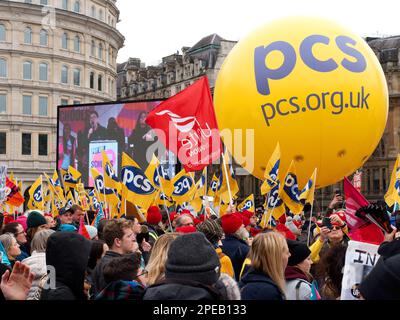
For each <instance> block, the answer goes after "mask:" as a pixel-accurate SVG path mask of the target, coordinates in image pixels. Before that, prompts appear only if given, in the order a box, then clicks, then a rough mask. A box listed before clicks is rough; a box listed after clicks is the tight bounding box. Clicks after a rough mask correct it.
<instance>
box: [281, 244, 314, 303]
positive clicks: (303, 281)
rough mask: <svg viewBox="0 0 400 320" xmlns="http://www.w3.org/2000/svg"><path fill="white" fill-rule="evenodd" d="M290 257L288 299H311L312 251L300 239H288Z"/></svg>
mask: <svg viewBox="0 0 400 320" xmlns="http://www.w3.org/2000/svg"><path fill="white" fill-rule="evenodd" d="M287 244H288V247H289V252H290V257H289V260H288V265H287V267H286V270H285V279H286V299H287V300H310V296H311V282H312V280H313V279H312V276H311V274H310V268H311V258H310V255H311V251H310V249H309V248H308V247H307V245H306V244H304V243H302V242H300V241H293V240H289V239H287Z"/></svg>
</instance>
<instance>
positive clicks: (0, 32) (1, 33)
mask: <svg viewBox="0 0 400 320" xmlns="http://www.w3.org/2000/svg"><path fill="white" fill-rule="evenodd" d="M0 41H6V27H5V26H4V24H0Z"/></svg>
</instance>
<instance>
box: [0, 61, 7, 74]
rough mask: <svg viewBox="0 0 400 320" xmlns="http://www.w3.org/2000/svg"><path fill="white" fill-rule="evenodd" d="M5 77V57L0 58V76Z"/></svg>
mask: <svg viewBox="0 0 400 320" xmlns="http://www.w3.org/2000/svg"><path fill="white" fill-rule="evenodd" d="M6 77H7V61H6V60H5V59H0V78H6Z"/></svg>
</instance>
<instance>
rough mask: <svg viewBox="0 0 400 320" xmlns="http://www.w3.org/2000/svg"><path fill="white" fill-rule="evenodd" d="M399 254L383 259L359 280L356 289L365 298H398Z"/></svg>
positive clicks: (399, 296) (399, 284)
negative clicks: (359, 282)
mask: <svg viewBox="0 0 400 320" xmlns="http://www.w3.org/2000/svg"><path fill="white" fill-rule="evenodd" d="M399 270H400V254H396V255H394V256H392V257H389V258H387V259H383V260H382V261H380V262H379V263H377V264H376V265H375V267H374V268H373V269H372V270H371V272H370V273H369V274H368V275H367V277H366V278H365V279H364V280H363V281H362V282H361V284H360V286H359V287H358V290H359V292H360V294H361V297H362V299H365V300H400V290H399V287H400V271H399Z"/></svg>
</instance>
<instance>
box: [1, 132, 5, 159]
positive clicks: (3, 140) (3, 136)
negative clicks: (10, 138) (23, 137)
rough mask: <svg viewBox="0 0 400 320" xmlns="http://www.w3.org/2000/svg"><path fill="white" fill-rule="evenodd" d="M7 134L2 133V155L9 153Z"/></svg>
mask: <svg viewBox="0 0 400 320" xmlns="http://www.w3.org/2000/svg"><path fill="white" fill-rule="evenodd" d="M6 139H7V134H6V133H5V132H0V154H6V153H7V142H6Z"/></svg>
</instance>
